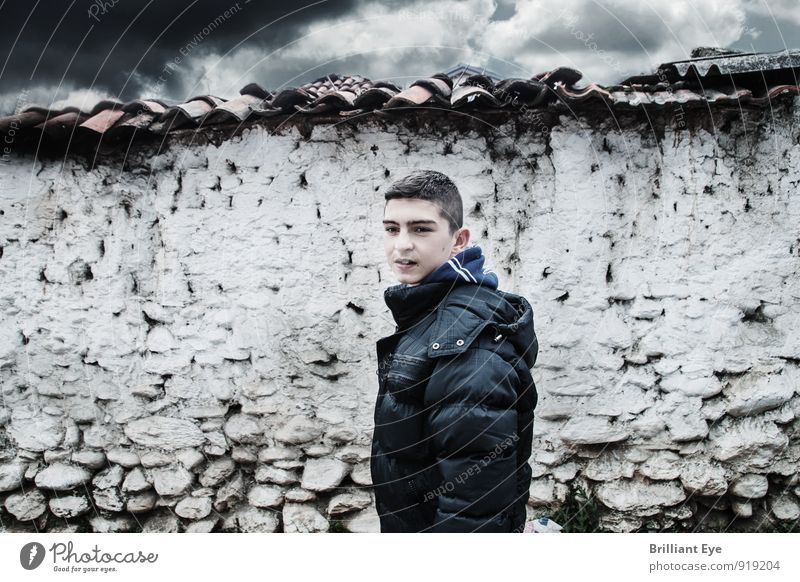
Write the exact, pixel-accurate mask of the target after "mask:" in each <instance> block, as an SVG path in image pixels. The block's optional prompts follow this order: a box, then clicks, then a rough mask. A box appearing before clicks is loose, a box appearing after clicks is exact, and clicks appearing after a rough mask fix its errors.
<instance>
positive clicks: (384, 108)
mask: <svg viewBox="0 0 800 582" xmlns="http://www.w3.org/2000/svg"><path fill="white" fill-rule="evenodd" d="M698 54H702V55H705V56H698V57H697V58H695V59H690V60H689V61H678V62H675V63H666V64H664V65H661V66H660V67H659V69H658V71H657V72H656V73H655V74H651V75H640V76H637V77H630V78H628V79H626V80H624V81H622V82H620V83H619V84H618V85H611V86H603V85H599V84H596V83H589V84H587V85H585V86H582V87H577V86H576V84H577V83H578V82H579V81H580V80H581V78H582V74H581V73H580V71H577V70H575V69H572V68H569V67H557V68H555V69H552V70H550V71H545V72H542V73H539V74H537V75H534V76H533V77H531V78H529V79H522V78H508V79H501V80H499V81H496V80H495V78H494V76H492V75H489V74H488V73H486V74H484V73H483V72H478V73H474V74H468V71H467V69H465V68H464V67H457V68H456V69H454V73H453V74H454V77H450V76H448V75H447V74H445V73H437V74H435V75H431V76H430V77H426V78H422V79H417V80H416V81H414V82H413V83H411V84H410V85H409V86H407V87H405V88H403V87H400V86H398V85H396V84H394V83H392V82H390V81H376V82H373V81H372V80H370V79H368V78H366V77H363V76H361V75H338V74H329V75H325V76H324V77H320V78H318V79H315V80H314V81H311V82H309V83H305V84H302V85H300V86H297V87H290V88H286V89H282V90H280V91H278V92H277V93H272V92H270V91H268V90H266V89H264V88H262V87H261V86H260V85H258V84H256V83H250V84H248V85H246V86H245V87H243V88H242V89H241V90H240V91H239V93H240V95H239V96H237V97H234V98H232V99H225V98H221V97H216V96H213V95H198V96H196V97H193V98H191V99H189V100H187V101H185V102H182V103H180V102H172V103H170V102H167V101H163V100H160V99H136V100H134V101H130V102H128V103H118V102H116V101H111V100H104V101H101V102H99V103H97V104H96V105H95V106H94V107H92V109H91V111H89V112H83V111H79V110H78V109H77V108H75V107H67V108H63V109H56V110H52V111H51V110H48V109H47V108H43V107H38V106H33V107H28V108H27V109H25V110H24V111H22V112H19V113H17V114H15V115H9V116H6V117H0V135H7V134H11V133H12V132H13V133H14V136H15V139H14V143H15V144H20V146H23V145H25V144H31V143H36V142H38V141H39V139H40V138H41V137H42V136H44V137H46V138H47V141H48V143H51V144H54V143H61V142H63V144H66V146H68V147H73V146H74V145H76V143H77V144H78V145H80V144H81V142H86V145H87V146H88V147H95V146H96V145H98V143H99V142H102V144H104V145H106V146H108V147H109V148H110V147H111V146H112V145H113V144H115V143H119V142H123V141H125V140H129V139H134V137H135V136H147V135H150V136H158V135H162V134H164V133H167V132H170V131H175V130H178V129H181V128H189V129H193V130H197V129H198V128H200V127H209V126H231V127H234V128H235V127H238V126H240V125H242V124H250V123H257V122H258V119H259V118H269V117H277V116H285V117H287V118H290V117H292V116H297V115H302V116H304V117H310V118H313V117H314V116H321V117H325V118H330V117H331V116H337V117H343V118H344V117H355V116H358V115H363V114H377V115H390V114H391V115H393V116H396V115H414V111H415V110H420V109H430V108H437V109H444V110H448V109H452V110H465V109H469V110H470V111H473V112H481V111H486V112H487V113H488V112H491V111H506V112H509V113H511V114H513V113H514V112H522V111H523V110H526V109H530V108H534V109H555V110H559V109H566V110H568V111H569V110H571V111H578V110H581V108H586V107H594V106H598V105H599V106H602V107H606V108H612V109H620V110H622V109H628V110H633V109H637V108H663V107H667V106H674V105H677V104H679V105H687V106H693V105H699V106H703V107H708V106H709V105H715V106H734V105H735V106H751V107H765V106H768V105H769V104H770V103H771V101H772V100H773V99H775V98H777V97H780V96H785V95H797V94H799V93H800V86H798V84H797V73H798V72H800V68H798V67H800V55H798V54H780V55H739V54H731V53H730V52H725V53H724V54H716V53H714V52H713V51H711V52H710V53H709V52H708V51H706V52H702V53H698ZM709 54H710V55H712V56H708V55H709ZM754 66H757V67H760V69H759V70H757V71H755V70H753V67H754ZM137 138H138V137H137Z"/></svg>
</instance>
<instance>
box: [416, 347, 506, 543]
mask: <svg viewBox="0 0 800 582" xmlns="http://www.w3.org/2000/svg"><path fill="white" fill-rule="evenodd" d="M519 383H520V379H519V376H518V375H517V373H516V371H515V370H514V368H513V366H511V364H509V363H508V362H506V360H504V359H503V358H502V357H500V356H499V355H497V354H496V353H495V352H493V351H491V350H487V349H482V348H481V349H467V350H465V351H464V352H462V353H458V354H455V355H451V356H442V357H439V358H437V360H436V365H435V367H434V369H433V372H432V374H431V376H430V378H429V381H428V385H427V388H426V391H425V405H426V406H425V409H426V411H427V412H426V415H425V422H426V427H425V428H426V434H427V435H428V438H429V442H430V447H431V449H430V450H431V453H432V455H433V456H434V462H435V464H436V466H437V467H438V471H433V474H435V475H437V477H438V479H439V482H438V484H437V485H436V486H435V489H433V490H431V491H429V492H428V494H427V495H428V498H429V499H431V498H432V501H431V502H432V503H434V504H435V513H436V515H435V520H434V525H433V527H432V528H431V530H430V531H435V532H473V531H487V532H488V531H506V530H505V529H504V528H506V527H508V523H509V522H508V518H505V521H503V516H501V515H500V513H501V512H504V511H506V512H510V511H511V509H512V504H513V503H514V502H515V501H517V499H518V497H519V494H518V492H517V479H516V463H517V445H518V442H519V435H518V434H517V412H516V407H515V403H516V400H517V386H518V385H519Z"/></svg>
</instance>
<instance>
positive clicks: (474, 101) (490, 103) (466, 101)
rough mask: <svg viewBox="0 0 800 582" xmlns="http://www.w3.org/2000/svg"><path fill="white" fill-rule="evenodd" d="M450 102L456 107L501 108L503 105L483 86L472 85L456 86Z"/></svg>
mask: <svg viewBox="0 0 800 582" xmlns="http://www.w3.org/2000/svg"><path fill="white" fill-rule="evenodd" d="M450 104H451V106H452V107H453V108H454V109H465V108H480V107H490V108H499V107H502V105H503V104H502V103H500V101H498V100H497V99H496V98H495V97H494V95H492V94H491V93H489V92H488V91H487V90H486V89H484V88H482V87H471V86H469V85H462V86H460V87H456V88H455V89H454V90H453V95H452V97H451V98H450Z"/></svg>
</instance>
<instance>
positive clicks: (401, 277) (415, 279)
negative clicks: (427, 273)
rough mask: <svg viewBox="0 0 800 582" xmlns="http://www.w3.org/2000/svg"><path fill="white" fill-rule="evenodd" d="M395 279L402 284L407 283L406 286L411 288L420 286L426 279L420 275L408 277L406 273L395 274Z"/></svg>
mask: <svg viewBox="0 0 800 582" xmlns="http://www.w3.org/2000/svg"><path fill="white" fill-rule="evenodd" d="M395 277H397V280H398V281H400V282H401V283H405V284H406V285H409V286H414V285H418V284H419V283H420V281H422V280H423V279H424V278H425V277H420V276H419V275H414V276H410V275H406V274H405V273H395Z"/></svg>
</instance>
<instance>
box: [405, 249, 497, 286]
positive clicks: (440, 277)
mask: <svg viewBox="0 0 800 582" xmlns="http://www.w3.org/2000/svg"><path fill="white" fill-rule="evenodd" d="M485 260H486V257H485V256H484V255H483V251H482V250H481V247H479V246H478V245H477V244H473V245H472V246H469V247H467V248H465V249H464V250H463V251H461V252H460V253H458V254H457V255H456V256H454V257H453V258H452V259H450V260H449V261H447V262H446V263H444V264H443V265H440V266H439V268H438V269H436V270H435V271H432V272H430V273H428V275H427V276H426V277H425V278H424V279H422V280H421V281H420V282H419V283H418V285H422V284H425V283H432V282H434V281H455V280H458V281H460V282H462V283H473V284H476V285H484V286H486V287H491V288H492V289H497V285H498V283H499V280H498V278H497V273H495V272H494V271H490V270H489V269H487V268H485V267H484V266H483V263H484V261H485Z"/></svg>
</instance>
